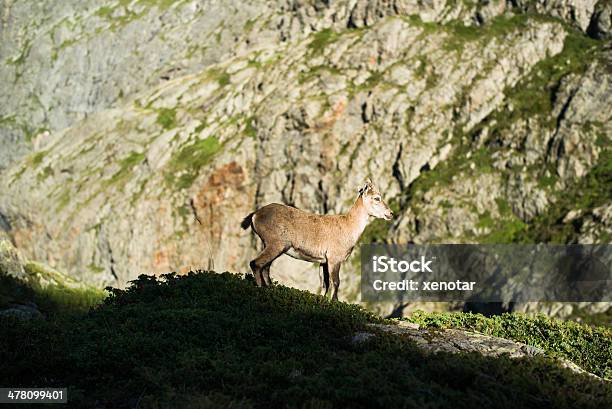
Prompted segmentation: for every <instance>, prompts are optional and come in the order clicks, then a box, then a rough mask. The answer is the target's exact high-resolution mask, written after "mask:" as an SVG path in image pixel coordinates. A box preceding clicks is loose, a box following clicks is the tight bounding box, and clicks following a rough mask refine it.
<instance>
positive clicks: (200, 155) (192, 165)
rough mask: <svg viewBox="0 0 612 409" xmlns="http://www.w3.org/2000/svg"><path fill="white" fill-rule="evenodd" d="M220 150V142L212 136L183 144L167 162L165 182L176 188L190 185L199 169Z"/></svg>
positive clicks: (184, 187) (185, 187)
mask: <svg viewBox="0 0 612 409" xmlns="http://www.w3.org/2000/svg"><path fill="white" fill-rule="evenodd" d="M220 150H221V144H220V143H219V140H218V139H217V138H216V137H214V136H209V137H208V138H206V139H198V140H196V141H195V142H193V143H191V144H189V145H185V146H183V148H182V149H181V150H180V151H179V152H178V153H177V154H175V155H174V156H173V157H172V159H171V160H170V162H169V164H168V168H167V170H166V176H165V179H166V182H167V183H168V184H169V185H173V186H174V187H175V188H178V189H187V188H189V187H191V185H192V184H193V181H194V180H195V179H196V178H197V177H198V175H199V172H200V169H201V168H202V167H203V166H205V165H206V164H208V163H209V162H210V160H211V159H212V158H213V157H214V156H215V155H216V154H217V152H219V151H220Z"/></svg>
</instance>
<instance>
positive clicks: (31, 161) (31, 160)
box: [28, 151, 47, 168]
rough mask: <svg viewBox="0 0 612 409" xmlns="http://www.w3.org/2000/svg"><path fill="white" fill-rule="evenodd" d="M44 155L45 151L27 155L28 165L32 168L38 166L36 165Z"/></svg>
mask: <svg viewBox="0 0 612 409" xmlns="http://www.w3.org/2000/svg"><path fill="white" fill-rule="evenodd" d="M46 155H47V151H40V152H36V153H35V154H33V155H32V156H30V157H29V159H28V163H29V165H30V166H32V167H33V168H36V167H38V165H40V164H41V163H42V161H43V159H44V158H45V156H46Z"/></svg>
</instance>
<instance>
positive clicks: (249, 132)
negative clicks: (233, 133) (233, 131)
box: [244, 116, 257, 139]
mask: <svg viewBox="0 0 612 409" xmlns="http://www.w3.org/2000/svg"><path fill="white" fill-rule="evenodd" d="M254 123H255V117H253V116H252V117H250V118H247V120H246V124H245V126H244V135H245V136H247V137H249V138H253V139H256V138H257V128H255V125H254Z"/></svg>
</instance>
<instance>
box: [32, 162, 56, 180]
mask: <svg viewBox="0 0 612 409" xmlns="http://www.w3.org/2000/svg"><path fill="white" fill-rule="evenodd" d="M53 174H54V172H53V168H52V167H51V166H45V167H44V169H43V170H42V172H40V173H38V174H37V175H36V179H37V180H38V181H39V182H41V181H43V180H45V179H47V178H48V177H49V176H52V175H53Z"/></svg>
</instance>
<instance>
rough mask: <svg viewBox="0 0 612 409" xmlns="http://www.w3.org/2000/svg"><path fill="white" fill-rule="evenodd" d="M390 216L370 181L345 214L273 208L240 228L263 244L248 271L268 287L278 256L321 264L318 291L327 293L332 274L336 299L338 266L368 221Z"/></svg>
mask: <svg viewBox="0 0 612 409" xmlns="http://www.w3.org/2000/svg"><path fill="white" fill-rule="evenodd" d="M392 215H393V213H392V212H391V210H390V209H389V207H388V206H387V205H386V204H385V203H384V201H383V200H382V198H381V197H380V192H378V190H376V188H374V186H373V185H372V182H370V181H368V182H367V183H366V185H365V186H364V187H363V188H362V189H360V193H359V196H358V197H357V200H356V201H355V203H354V204H353V206H352V207H351V209H350V210H349V211H348V212H347V213H346V214H340V215H319V214H314V213H309V212H306V211H304V210H300V209H297V208H295V207H291V206H287V205H284V204H279V203H271V204H269V205H266V206H264V207H262V208H260V209H258V210H257V211H255V212H253V213H251V214H249V215H248V216H247V217H245V219H244V220H243V221H242V223H241V226H242V228H243V229H247V228H248V227H249V226H250V227H252V229H253V231H255V233H256V234H257V235H258V236H259V238H260V239H261V240H262V242H263V245H264V249H263V251H262V252H261V253H260V254H259V255H258V256H257V257H256V258H255V259H254V260H252V261H251V263H250V266H251V269H252V270H253V275H254V276H255V281H256V283H257V285H258V286H262V285H266V286H268V285H271V284H272V282H271V280H270V266H271V264H272V262H274V260H276V258H278V257H279V256H280V255H282V254H285V253H286V254H288V255H289V256H291V257H294V258H297V259H301V260H306V261H311V262H318V263H321V265H322V268H323V274H322V276H321V277H320V279H321V280H320V281H321V288H320V290H322V289H323V288H325V295H327V292H328V290H329V273H330V272H331V276H332V281H333V283H334V288H333V292H332V298H333V299H335V300H337V299H338V287H339V285H340V277H339V275H340V264H341V263H342V262H343V261H345V260H346V259H347V258H348V257H349V256H350V254H351V251H352V250H353V247H355V244H356V243H357V241H358V240H359V237H360V236H361V233H363V230H364V229H365V227H366V225H367V223H368V219H369V216H375V217H380V218H386V219H391V217H392Z"/></svg>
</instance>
